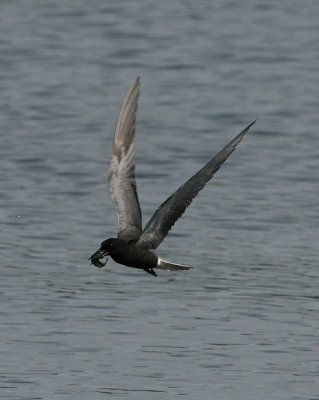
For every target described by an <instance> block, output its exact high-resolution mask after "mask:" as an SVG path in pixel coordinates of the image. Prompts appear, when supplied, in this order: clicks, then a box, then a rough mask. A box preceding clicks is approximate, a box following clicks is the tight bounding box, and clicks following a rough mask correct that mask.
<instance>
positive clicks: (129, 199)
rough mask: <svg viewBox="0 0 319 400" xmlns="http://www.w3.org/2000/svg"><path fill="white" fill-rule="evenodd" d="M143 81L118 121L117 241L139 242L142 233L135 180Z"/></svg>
mask: <svg viewBox="0 0 319 400" xmlns="http://www.w3.org/2000/svg"><path fill="white" fill-rule="evenodd" d="M139 93H140V78H137V79H136V81H135V83H134V85H133V86H132V87H131V89H130V90H129V92H128V93H127V95H126V97H125V100H124V102H123V105H122V109H121V112H120V115H119V117H118V120H117V124H116V128H115V134H114V140H113V155H112V160H111V167H110V172H109V187H110V191H111V194H112V199H113V202H114V205H115V209H116V213H117V228H118V238H119V239H124V240H127V241H129V240H134V239H138V238H139V237H140V235H141V232H142V217H141V209H140V205H139V201H138V196H137V190H136V181H135V149H134V136H135V119H136V111H137V102H138V96H139Z"/></svg>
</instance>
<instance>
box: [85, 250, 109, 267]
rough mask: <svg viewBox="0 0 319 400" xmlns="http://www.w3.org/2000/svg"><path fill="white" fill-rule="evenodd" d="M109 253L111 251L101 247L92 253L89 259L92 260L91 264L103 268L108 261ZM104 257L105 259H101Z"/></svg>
mask: <svg viewBox="0 0 319 400" xmlns="http://www.w3.org/2000/svg"><path fill="white" fill-rule="evenodd" d="M108 255H109V252H108V251H107V250H102V249H99V250H98V251H96V252H95V253H94V254H92V255H91V257H90V258H89V260H90V261H91V264H93V265H95V266H96V267H98V268H102V267H104V265H106V263H107V262H108V258H107V256H108ZM102 259H105V261H101V260H102Z"/></svg>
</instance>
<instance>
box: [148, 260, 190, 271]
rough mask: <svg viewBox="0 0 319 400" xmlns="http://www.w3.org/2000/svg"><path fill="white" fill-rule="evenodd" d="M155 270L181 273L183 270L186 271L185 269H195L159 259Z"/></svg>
mask: <svg viewBox="0 0 319 400" xmlns="http://www.w3.org/2000/svg"><path fill="white" fill-rule="evenodd" d="M155 268H159V269H168V270H170V271H181V270H185V269H191V268H193V267H190V266H188V265H184V264H174V263H171V262H169V261H165V260H163V259H162V258H160V257H158V262H157V266H156V267H155Z"/></svg>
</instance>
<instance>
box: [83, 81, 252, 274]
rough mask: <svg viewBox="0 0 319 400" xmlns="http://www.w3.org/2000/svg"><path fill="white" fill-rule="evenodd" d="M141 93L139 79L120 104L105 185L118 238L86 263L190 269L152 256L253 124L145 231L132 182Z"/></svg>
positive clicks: (107, 242)
mask: <svg viewBox="0 0 319 400" xmlns="http://www.w3.org/2000/svg"><path fill="white" fill-rule="evenodd" d="M139 93H140V79H139V78H137V79H136V82H135V83H134V84H133V86H132V87H131V89H130V90H129V92H128V94H127V96H126V98H125V100H124V102H123V105H122V108H121V112H120V114H119V117H118V121H117V125H116V128H115V133H114V139H113V155H112V160H111V167H110V173H109V187H110V191H111V194H112V199H113V202H114V205H115V209H116V213H117V225H118V229H117V232H118V234H117V238H110V239H107V240H104V242H102V244H101V247H100V249H99V250H98V251H96V252H95V253H94V254H93V255H92V256H91V257H90V260H91V262H92V264H94V265H95V266H96V267H103V266H104V265H105V264H103V263H102V262H101V261H100V260H101V259H102V258H103V257H105V256H108V255H110V256H111V257H112V258H113V260H114V261H115V262H117V263H119V264H122V265H125V266H127V267H131V268H138V269H143V270H145V271H146V272H148V273H150V274H152V275H154V276H156V273H155V272H154V268H159V269H165V270H170V271H181V270H188V269H190V268H192V267H190V266H187V265H183V264H176V263H171V262H168V261H165V260H163V259H161V258H159V257H158V256H157V255H156V254H155V250H156V249H157V247H158V246H159V245H160V243H161V242H162V241H163V240H164V238H165V237H166V235H167V234H168V232H169V231H170V229H171V228H172V226H173V225H174V224H175V222H176V221H177V220H178V219H179V218H180V217H181V215H182V214H183V213H184V212H185V210H186V208H187V207H188V206H189V205H190V204H191V202H192V201H193V199H194V198H195V197H196V196H197V194H198V193H199V192H200V191H201V190H202V189H203V188H204V186H205V185H206V183H207V182H208V181H209V180H210V179H211V178H212V177H213V175H214V174H215V172H217V171H218V170H219V168H220V167H221V165H222V164H223V163H224V162H225V161H226V160H227V159H228V157H229V156H230V155H231V154H232V153H233V151H234V150H235V149H236V147H237V145H238V144H239V143H240V142H241V140H242V138H243V137H244V136H245V134H246V133H247V132H248V131H249V129H250V127H251V126H252V125H253V124H254V123H255V121H254V122H252V123H251V124H249V125H248V126H247V127H246V128H245V129H244V130H243V131H242V132H240V133H239V134H238V135H237V136H235V137H234V139H233V140H231V141H230V142H229V143H228V144H227V145H226V146H225V147H224V148H223V149H222V150H221V151H219V152H218V153H217V154H216V155H215V156H214V157H213V158H212V159H211V160H209V161H208V162H207V163H206V164H205V165H204V166H203V167H202V168H201V169H200V170H199V171H197V173H195V174H194V175H193V176H192V177H191V178H189V179H188V180H187V181H186V182H185V183H184V184H183V185H181V186H180V187H179V188H178V189H177V190H175V192H174V193H173V194H172V195H171V196H169V197H168V198H167V199H166V200H165V201H164V202H163V203H162V204H161V205H160V206H159V207H158V208H157V210H156V211H155V213H154V215H153V216H152V218H151V219H150V220H149V222H148V223H147V224H146V226H145V228H144V229H143V228H142V213H141V208H140V204H139V200H138V194H137V189H136V181H135V149H134V138H135V120H136V112H137V104H138V97H139Z"/></svg>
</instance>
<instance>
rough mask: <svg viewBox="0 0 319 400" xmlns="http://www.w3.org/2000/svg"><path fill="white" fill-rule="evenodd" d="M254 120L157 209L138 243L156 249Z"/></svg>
mask: <svg viewBox="0 0 319 400" xmlns="http://www.w3.org/2000/svg"><path fill="white" fill-rule="evenodd" d="M255 122H256V121H254V122H252V123H251V124H250V125H248V126H247V128H245V129H244V130H243V131H242V132H241V133H240V134H239V135H237V136H236V137H235V138H234V139H233V140H232V141H231V142H230V143H228V145H227V146H226V147H224V148H223V149H222V150H221V151H220V152H219V153H218V154H216V156H215V157H213V158H212V159H211V160H210V161H209V162H208V163H207V164H206V165H205V166H204V167H203V168H202V169H200V170H199V171H198V172H197V173H196V174H195V175H194V176H192V177H191V178H190V179H189V180H188V181H187V182H185V183H184V184H183V185H182V186H181V187H179V188H178V189H177V190H176V191H175V192H174V193H173V194H172V195H171V196H170V197H169V198H168V199H167V200H166V201H164V203H163V204H162V205H161V206H160V207H159V208H158V209H157V210H156V211H155V213H154V215H153V216H152V218H151V219H150V220H149V222H148V223H147V225H146V227H145V228H144V231H143V233H142V235H141V237H140V238H139V240H138V243H137V244H138V245H140V246H142V247H144V248H149V249H156V248H157V247H158V246H159V244H160V243H161V242H162V240H163V239H164V238H165V236H166V235H167V234H168V232H169V230H170V229H171V228H172V226H173V225H174V224H175V222H176V221H177V220H178V218H179V217H180V216H181V215H182V214H183V213H184V211H185V210H186V208H187V207H188V206H189V205H190V204H191V202H192V200H193V199H194V198H195V197H196V195H197V194H198V192H199V191H200V190H201V189H203V187H204V186H205V185H206V183H207V182H208V181H209V180H210V179H211V178H212V176H213V175H214V173H215V172H216V171H218V169H219V168H220V167H221V165H222V164H223V162H225V161H226V160H227V158H228V157H229V156H230V155H231V154H232V152H233V151H234V150H235V149H236V147H237V145H238V144H239V143H240V141H241V140H242V138H243V137H244V135H245V134H246V133H247V132H248V130H249V128H250V127H251V126H252V125H253V124H254V123H255Z"/></svg>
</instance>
